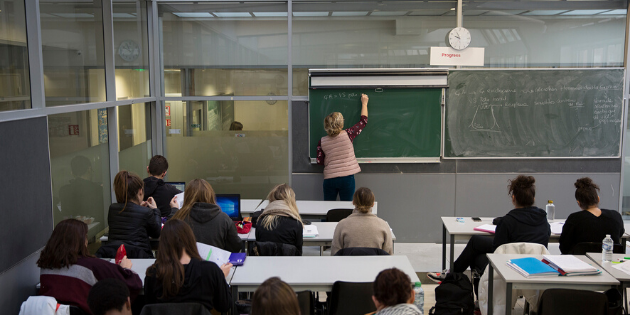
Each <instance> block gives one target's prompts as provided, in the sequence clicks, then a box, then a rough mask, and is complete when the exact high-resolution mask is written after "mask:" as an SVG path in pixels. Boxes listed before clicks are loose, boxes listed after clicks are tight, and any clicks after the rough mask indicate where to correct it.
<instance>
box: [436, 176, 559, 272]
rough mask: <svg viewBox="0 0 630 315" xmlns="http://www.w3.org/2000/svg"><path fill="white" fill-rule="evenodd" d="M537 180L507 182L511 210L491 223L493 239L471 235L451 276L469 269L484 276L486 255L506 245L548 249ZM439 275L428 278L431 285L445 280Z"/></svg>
mask: <svg viewBox="0 0 630 315" xmlns="http://www.w3.org/2000/svg"><path fill="white" fill-rule="evenodd" d="M535 182H536V180H535V179H534V177H533V176H525V175H519V176H517V177H516V178H515V179H512V180H510V181H509V185H508V194H509V195H510V196H511V198H512V204H513V205H514V209H513V210H511V211H510V212H508V214H507V215H505V216H504V217H502V218H496V219H494V221H493V223H494V224H496V225H497V228H496V233H495V234H494V239H493V238H492V237H489V236H482V235H473V236H472V237H471V238H470V241H468V244H466V247H465V248H464V251H463V252H462V253H461V255H459V257H458V258H457V260H455V262H454V264H453V270H451V271H452V272H464V271H465V270H466V269H467V268H468V267H470V268H471V269H472V270H477V271H478V272H479V273H483V271H484V270H485V268H486V266H487V265H488V258H487V257H486V254H488V253H493V252H494V251H495V250H496V249H497V247H499V246H501V245H503V244H508V243H521V242H523V243H537V244H541V245H543V246H545V247H547V243H549V236H550V235H551V228H550V227H549V223H548V222H547V213H546V212H545V210H543V209H540V208H538V207H536V206H535V205H534V201H535V197H536V186H535V185H534V183H535ZM448 272H449V270H445V271H443V272H442V273H434V272H431V273H429V274H427V276H428V277H429V278H431V279H432V280H434V281H438V282H439V281H442V280H443V279H444V278H445V277H446V273H448Z"/></svg>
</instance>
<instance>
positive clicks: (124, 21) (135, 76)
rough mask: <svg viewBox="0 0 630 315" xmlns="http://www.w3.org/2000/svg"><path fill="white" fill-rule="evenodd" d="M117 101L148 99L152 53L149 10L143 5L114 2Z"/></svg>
mask: <svg viewBox="0 0 630 315" xmlns="http://www.w3.org/2000/svg"><path fill="white" fill-rule="evenodd" d="M113 10H114V11H113V15H114V49H115V50H116V59H115V64H116V99H118V100H125V99H131V98H140V97H148V96H150V93H149V50H148V34H147V13H146V6H144V3H143V2H140V1H129V2H122V3H121V2H114V3H113Z"/></svg>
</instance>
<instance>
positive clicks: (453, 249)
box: [449, 235, 455, 270]
mask: <svg viewBox="0 0 630 315" xmlns="http://www.w3.org/2000/svg"><path fill="white" fill-rule="evenodd" d="M453 265H455V235H451V263H450V267H449V268H450V269H451V270H453Z"/></svg>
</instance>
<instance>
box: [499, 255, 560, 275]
mask: <svg viewBox="0 0 630 315" xmlns="http://www.w3.org/2000/svg"><path fill="white" fill-rule="evenodd" d="M507 264H508V266H510V267H512V268H513V269H515V270H516V271H518V272H519V273H520V274H522V275H523V276H525V277H538V276H559V275H560V273H559V272H558V271H557V270H555V269H553V268H551V267H550V266H549V265H547V264H545V263H544V262H542V261H540V260H538V259H536V258H534V257H525V258H518V259H512V260H508V261H507Z"/></svg>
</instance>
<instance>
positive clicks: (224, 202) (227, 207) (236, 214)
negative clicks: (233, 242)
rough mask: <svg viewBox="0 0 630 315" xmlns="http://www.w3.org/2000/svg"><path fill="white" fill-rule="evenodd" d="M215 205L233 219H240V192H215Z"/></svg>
mask: <svg viewBox="0 0 630 315" xmlns="http://www.w3.org/2000/svg"><path fill="white" fill-rule="evenodd" d="M216 198H217V205H219V207H221V210H222V211H223V212H225V213H226V214H227V215H228V217H230V219H232V220H233V221H241V220H243V218H242V217H241V195H240V194H217V195H216Z"/></svg>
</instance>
